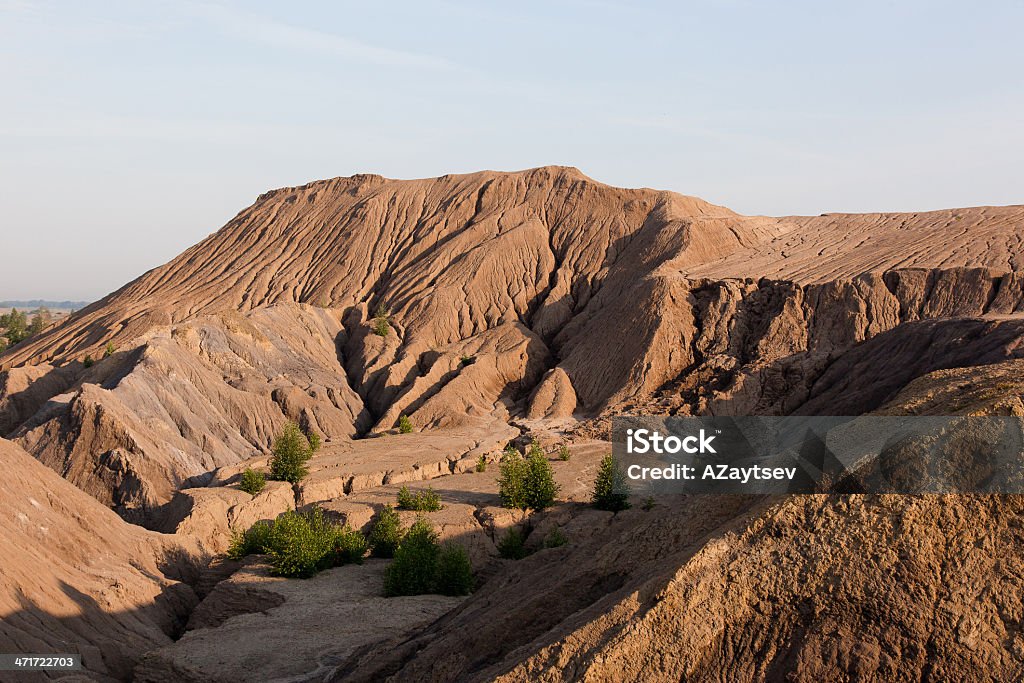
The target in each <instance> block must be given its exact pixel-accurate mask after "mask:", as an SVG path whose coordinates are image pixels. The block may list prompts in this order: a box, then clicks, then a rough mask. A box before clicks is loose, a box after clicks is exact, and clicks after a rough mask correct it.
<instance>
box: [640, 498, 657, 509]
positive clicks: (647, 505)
mask: <svg viewBox="0 0 1024 683" xmlns="http://www.w3.org/2000/svg"><path fill="white" fill-rule="evenodd" d="M655 505H656V503H655V502H654V496H647V497H646V498H644V503H643V505H641V506H640V509H641V510H643V511H645V512H650V511H651V510H653V509H654V506H655Z"/></svg>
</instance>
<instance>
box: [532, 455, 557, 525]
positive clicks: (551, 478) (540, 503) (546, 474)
mask: <svg viewBox="0 0 1024 683" xmlns="http://www.w3.org/2000/svg"><path fill="white" fill-rule="evenodd" d="M558 488H559V487H558V484H556V483H555V473H554V472H553V471H552V470H551V463H550V462H548V458H547V456H546V455H544V451H543V449H541V447H540V445H539V444H537V443H536V442H535V443H534V444H533V445H532V446H530V452H529V454H528V455H527V457H526V505H527V507H529V508H532V509H534V510H543V509H545V508H549V507H551V506H552V505H553V504H554V502H555V496H556V495H558Z"/></svg>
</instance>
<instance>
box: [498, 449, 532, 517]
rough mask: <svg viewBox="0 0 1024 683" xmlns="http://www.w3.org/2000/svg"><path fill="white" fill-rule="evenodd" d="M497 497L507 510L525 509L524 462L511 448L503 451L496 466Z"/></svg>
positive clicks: (517, 452)
mask: <svg viewBox="0 0 1024 683" xmlns="http://www.w3.org/2000/svg"><path fill="white" fill-rule="evenodd" d="M498 467H499V471H500V473H499V474H498V495H499V496H501V504H502V505H503V506H505V507H507V508H513V509H519V510H525V509H526V507H527V506H526V469H527V468H526V461H525V460H524V459H523V456H522V455H520V454H519V451H517V450H516V449H515V448H513V447H512V446H509V447H508V448H506V449H505V452H504V453H502V455H501V463H500V464H499V465H498Z"/></svg>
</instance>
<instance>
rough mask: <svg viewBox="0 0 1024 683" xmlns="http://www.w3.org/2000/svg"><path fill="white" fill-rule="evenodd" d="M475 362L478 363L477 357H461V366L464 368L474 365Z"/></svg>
mask: <svg viewBox="0 0 1024 683" xmlns="http://www.w3.org/2000/svg"><path fill="white" fill-rule="evenodd" d="M475 362H476V356H467V355H465V354H463V355H462V356H460V357H459V365H462V366H466V365H472V364H473V363H475Z"/></svg>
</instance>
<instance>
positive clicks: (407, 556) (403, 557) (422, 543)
mask: <svg viewBox="0 0 1024 683" xmlns="http://www.w3.org/2000/svg"><path fill="white" fill-rule="evenodd" d="M439 555H440V547H439V546H438V543H437V533H436V532H435V531H434V529H433V527H432V526H430V522H428V521H427V520H426V519H423V518H422V517H421V518H420V519H417V520H416V522H415V523H414V524H413V525H412V526H411V527H410V528H409V531H408V533H406V535H405V538H404V539H402V542H401V543H400V544H399V546H398V549H397V550H395V559H394V560H392V561H391V564H389V565H388V566H387V568H386V569H385V570H384V595H387V596H389V597H390V596H394V595H421V594H423V593H430V592H433V590H434V587H435V585H436V580H437V560H438V557H439Z"/></svg>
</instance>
